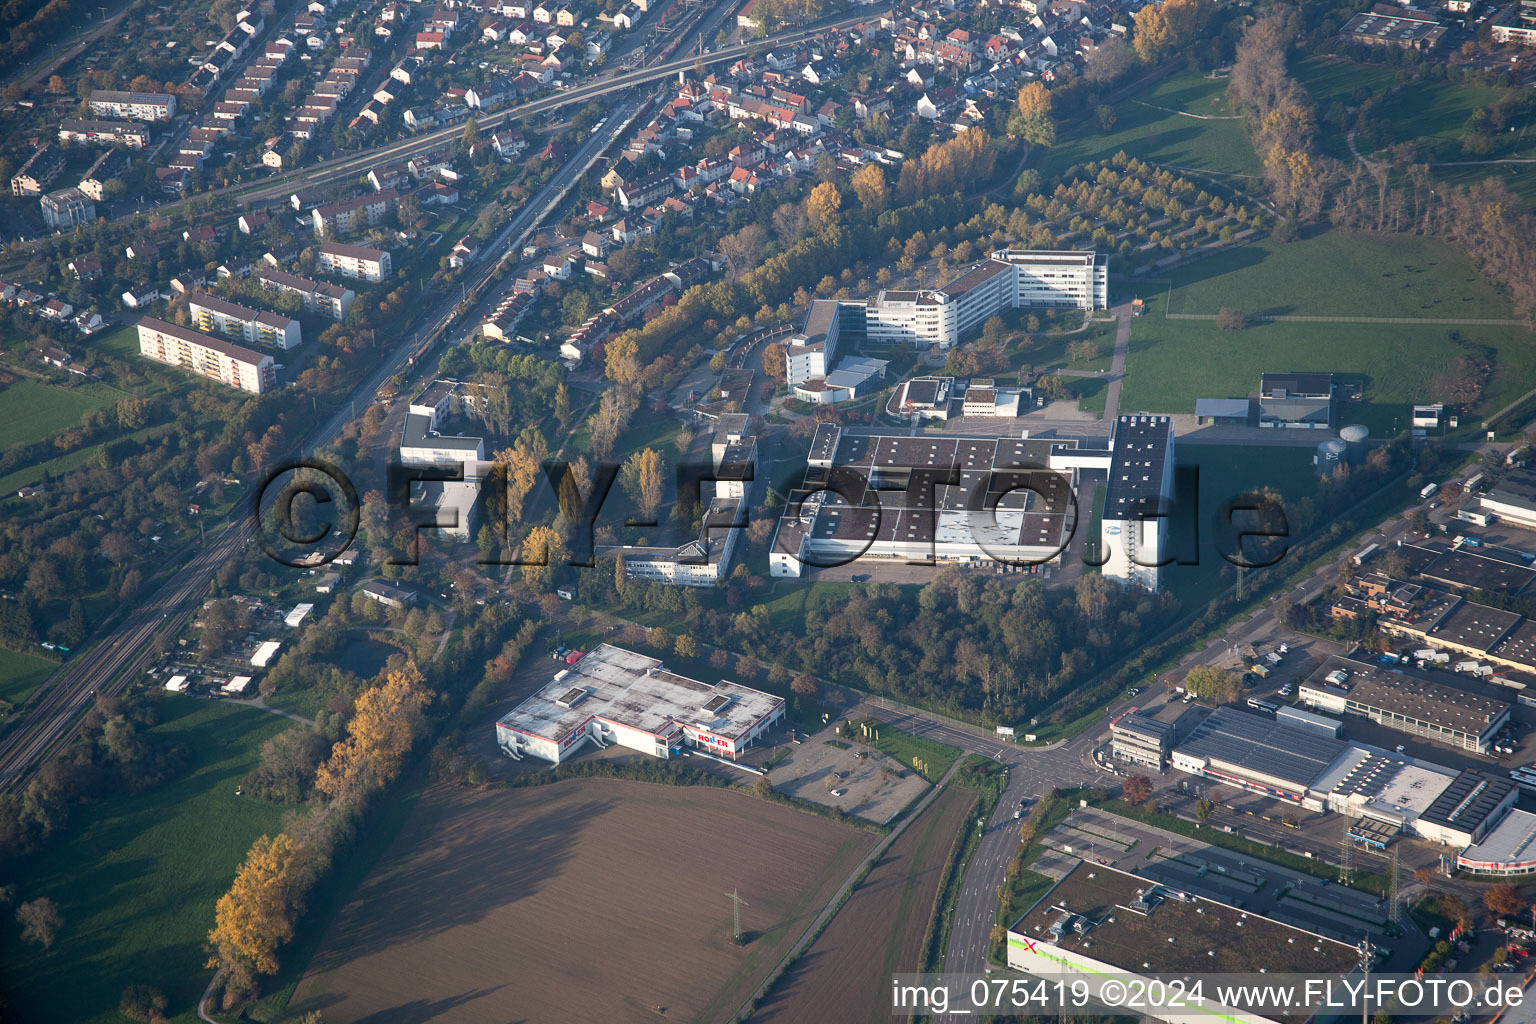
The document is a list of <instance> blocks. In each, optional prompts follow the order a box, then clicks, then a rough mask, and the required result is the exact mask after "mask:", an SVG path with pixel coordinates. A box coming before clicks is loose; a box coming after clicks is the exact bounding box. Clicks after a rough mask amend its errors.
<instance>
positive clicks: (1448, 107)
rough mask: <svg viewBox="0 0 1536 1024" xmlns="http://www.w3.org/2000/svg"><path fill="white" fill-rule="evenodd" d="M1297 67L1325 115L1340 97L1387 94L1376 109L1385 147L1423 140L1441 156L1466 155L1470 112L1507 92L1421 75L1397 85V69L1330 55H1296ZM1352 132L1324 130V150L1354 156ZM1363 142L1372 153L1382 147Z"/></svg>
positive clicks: (1348, 100)
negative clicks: (1463, 149)
mask: <svg viewBox="0 0 1536 1024" xmlns="http://www.w3.org/2000/svg"><path fill="white" fill-rule="evenodd" d="M1291 73H1292V74H1293V75H1295V76H1296V77H1297V79H1298V80H1299V81H1300V82H1301V84H1302V85H1304V86H1306V88H1307V91H1308V92H1310V93H1311V94H1312V97H1313V98H1314V99H1315V100H1316V101H1317V109H1318V112H1319V113H1320V114H1322V115H1326V114H1327V112H1328V110H1329V108H1331V107H1332V106H1333V105H1334V104H1335V103H1337V104H1339V105H1341V106H1344V107H1353V106H1357V105H1358V104H1359V102H1360V100H1361V98H1363V97H1364V96H1366V95H1370V96H1372V97H1384V99H1383V100H1382V102H1381V104H1380V105H1378V106H1377V107H1376V109H1375V112H1374V117H1375V120H1376V121H1377V122H1378V123H1379V124H1381V125H1383V126H1384V127H1383V130H1382V133H1381V139H1380V140H1379V141H1380V143H1382V145H1381V147H1380V148H1388V147H1390V146H1392V145H1394V144H1396V143H1399V142H1417V143H1419V146H1420V149H1421V151H1422V152H1423V154H1424V155H1426V156H1429V157H1431V158H1433V159H1439V160H1458V159H1464V158H1463V157H1462V155H1461V140H1462V139H1463V138H1465V136H1466V123H1467V118H1468V117H1470V116H1471V115H1472V111H1473V110H1475V109H1476V108H1478V107H1482V106H1492V105H1493V104H1494V103H1497V102H1498V100H1499V98H1500V97H1501V96H1503V95H1504V94H1505V92H1507V90H1505V89H1500V88H1496V87H1491V86H1484V85H1475V84H1472V83H1470V82H1447V81H1434V80H1430V79H1419V80H1415V81H1413V82H1411V83H1409V84H1405V85H1404V86H1402V87H1401V88H1397V89H1396V91H1393V89H1394V86H1396V85H1397V82H1398V76H1397V72H1394V71H1393V70H1392V69H1390V68H1387V67H1383V66H1380V65H1374V64H1361V63H1355V62H1354V61H1350V60H1346V59H1343V58H1337V57H1326V56H1316V57H1308V58H1306V59H1304V60H1299V61H1293V62H1292V64H1291ZM1357 91H1359V95H1358V96H1357V95H1356V93H1357ZM1352 122H1353V119H1352V118H1350V119H1349V123H1352ZM1346 134H1347V131H1346V130H1325V131H1322V132H1320V133H1319V135H1320V137H1321V139H1322V140H1323V142H1322V145H1323V149H1324V151H1325V152H1327V153H1328V154H1329V155H1330V156H1335V157H1339V158H1341V159H1342V158H1344V157H1348V156H1350V153H1349V145H1348V142H1347V140H1346V138H1345V136H1346ZM1359 148H1360V151H1361V152H1362V153H1365V154H1366V155H1370V152H1371V151H1372V150H1373V149H1376V148H1377V147H1375V146H1370V145H1361V146H1360V147H1359Z"/></svg>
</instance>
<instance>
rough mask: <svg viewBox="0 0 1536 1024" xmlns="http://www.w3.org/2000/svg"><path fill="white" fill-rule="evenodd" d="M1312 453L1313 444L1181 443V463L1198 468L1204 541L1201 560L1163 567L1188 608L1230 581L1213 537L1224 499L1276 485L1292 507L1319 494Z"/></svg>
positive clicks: (1197, 512)
mask: <svg viewBox="0 0 1536 1024" xmlns="http://www.w3.org/2000/svg"><path fill="white" fill-rule="evenodd" d="M1312 454H1313V450H1312V449H1311V448H1310V447H1306V448H1302V447H1294V448H1293V447H1272V448H1263V449H1259V450H1258V451H1257V452H1255V450H1254V449H1252V448H1244V447H1242V446H1239V445H1220V444H1204V445H1202V444H1180V445H1178V446H1177V448H1176V458H1177V460H1178V464H1179V465H1180V466H1192V467H1194V468H1196V469H1198V470H1199V473H1200V490H1199V500H1198V502H1197V505H1196V509H1195V516H1196V523H1197V525H1198V527H1199V539H1200V544H1201V547H1200V550H1199V553H1198V554H1199V563H1198V564H1196V565H1170V566H1167V567H1166V568H1165V569H1164V570H1163V585H1164V586H1165V587H1166V588H1167V589H1168V590H1170V591H1171V592H1172V593H1174V594H1175V595H1177V596H1178V598H1179V600H1180V601H1181V602H1182V603H1183V605H1184V607H1186V608H1197V607H1200V606H1201V605H1203V604H1205V603H1206V602H1208V601H1210V600H1211V599H1212V598H1213V597H1215V596H1216V595H1217V594H1218V593H1220V592H1221V591H1222V590H1223V589H1224V588H1225V587H1227V586H1228V585H1230V583H1231V580H1230V578H1229V577H1227V576H1225V575H1224V570H1226V569H1227V568H1228V563H1227V562H1226V560H1225V559H1223V558H1222V557H1221V555H1220V553H1219V552H1218V550H1217V547H1216V540H1215V536H1216V535H1215V530H1214V522H1215V520H1216V519H1217V517H1218V515H1219V512H1220V509H1221V507H1222V505H1223V503H1224V502H1226V501H1228V500H1230V499H1232V498H1235V497H1237V496H1238V495H1240V494H1244V493H1247V492H1251V491H1258V490H1262V489H1264V488H1272V489H1274V490H1275V491H1278V492H1279V494H1280V496H1281V497H1282V498H1283V499H1284V501H1285V504H1286V505H1287V506H1288V507H1290V508H1292V509H1294V508H1295V507H1296V506H1297V503H1299V502H1301V501H1302V500H1303V499H1306V498H1309V497H1311V496H1312V495H1314V494H1316V493H1317V487H1318V478H1317V472H1316V469H1315V467H1314V466H1313V465H1312ZM1294 529H1295V528H1294V527H1293V531H1294Z"/></svg>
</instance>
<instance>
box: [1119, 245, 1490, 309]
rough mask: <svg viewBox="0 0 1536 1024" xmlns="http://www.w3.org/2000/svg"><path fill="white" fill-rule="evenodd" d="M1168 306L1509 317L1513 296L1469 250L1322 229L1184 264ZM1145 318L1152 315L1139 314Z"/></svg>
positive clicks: (1173, 283) (1173, 281) (1175, 273)
mask: <svg viewBox="0 0 1536 1024" xmlns="http://www.w3.org/2000/svg"><path fill="white" fill-rule="evenodd" d="M1168 280H1169V281H1170V282H1171V283H1170V284H1169V289H1168V290H1169V301H1168V309H1167V311H1168V312H1170V313H1204V314H1214V313H1216V312H1217V311H1218V310H1220V309H1221V308H1223V307H1225V306H1231V307H1233V308H1236V309H1240V310H1242V311H1243V312H1244V313H1246V314H1248V315H1249V316H1256V315H1263V316H1341V317H1343V316H1349V317H1358V316H1371V317H1413V318H1427V319H1436V320H1452V319H1468V320H1506V319H1510V318H1512V317H1513V316H1514V313H1513V312H1512V310H1511V307H1510V302H1509V299H1508V298H1507V297H1505V296H1504V295H1502V294H1501V293H1500V292H1499V291H1498V289H1496V288H1495V287H1494V286H1493V285H1492V284H1490V283H1489V282H1488V280H1487V279H1486V278H1484V277H1483V276H1482V275H1481V274H1480V273H1478V271H1477V268H1476V267H1474V266H1473V265H1472V262H1471V261H1470V260H1468V259H1467V258H1466V257H1465V256H1463V255H1462V254H1461V253H1459V252H1457V251H1456V250H1455V249H1453V248H1451V247H1450V246H1448V245H1446V244H1444V243H1443V242H1436V241H1434V240H1432V239H1427V238H1416V237H1411V236H1402V235H1397V236H1392V237H1387V236H1382V235H1371V234H1364V233H1357V232H1347V231H1323V232H1319V233H1317V234H1314V235H1311V236H1309V237H1306V238H1303V239H1301V240H1299V241H1295V242H1291V243H1288V244H1287V243H1282V242H1278V241H1275V240H1274V239H1273V238H1265V239H1261V240H1259V241H1256V242H1253V243H1250V244H1248V245H1244V246H1240V247H1239V248H1236V249H1231V250H1228V251H1227V252H1224V253H1222V254H1220V255H1218V256H1213V257H1210V258H1209V259H1204V260H1199V261H1196V262H1194V263H1190V264H1186V265H1185V266H1183V267H1179V268H1177V269H1176V270H1174V271H1173V272H1172V273H1171V274H1170V276H1169V278H1168ZM1141 322H1142V323H1144V322H1145V318H1143V320H1142V321H1141Z"/></svg>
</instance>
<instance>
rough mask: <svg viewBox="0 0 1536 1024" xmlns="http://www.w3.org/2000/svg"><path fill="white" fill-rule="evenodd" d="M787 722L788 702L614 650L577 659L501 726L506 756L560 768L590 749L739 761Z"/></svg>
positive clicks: (498, 734)
mask: <svg viewBox="0 0 1536 1024" xmlns="http://www.w3.org/2000/svg"><path fill="white" fill-rule="evenodd" d="M783 717H784V699H783V698H782V697H775V696H774V695H773V694H771V693H764V692H762V691H761V690H754V689H752V688H751V687H747V686H742V685H741V684H739V683H733V682H730V681H729V680H721V681H720V682H719V683H716V684H715V685H713V686H711V685H710V684H708V683H703V682H700V681H698V680H697V679H689V678H688V677H686V676H680V675H677V674H676V673H674V672H668V671H667V670H666V668H665V666H663V665H662V663H661V661H660V660H658V659H656V658H650V657H646V656H645V655H643V654H637V653H635V652H634V651H627V650H625V649H623V648H621V647H614V646H613V645H611V644H601V645H599V646H598V647H596V648H595V649H593V650H592V651H591V652H590V653H588V654H586V655H584V656H582V657H581V658H579V659H578V660H577V661H576V663H575V664H573V665H571V666H570V667H569V668H566V669H563V670H561V671H560V672H557V673H556V674H555V677H554V678H553V679H551V680H550V681H549V683H548V684H546V685H545V686H544V688H543V689H541V690H539V692H537V693H535V694H534V695H533V696H532V697H529V698H528V699H527V700H525V701H523V702H522V703H521V704H519V705H518V706H517V707H516V708H514V709H513V710H511V711H510V712H508V713H507V714H506V715H503V716H502V718H501V720H500V721H498V722H497V723H496V742H497V743H498V744H499V745H500V747H501V749H502V750H504V751H506V752H507V753H508V754H509V755H511V756H513V757H517V758H521V757H523V756H524V755H531V756H533V757H537V758H541V759H542V760H545V761H551V762H553V763H555V764H559V763H560V762H561V761H563V760H565V759H566V758H568V757H570V756H571V755H572V754H574V753H575V752H576V751H578V750H580V749H581V748H582V747H583V746H584V745H585V744H587V743H594V744H596V745H597V746H599V747H606V746H609V745H610V744H614V743H617V744H619V745H620V746H624V747H629V748H631V749H633V750H639V751H641V752H643V753H646V754H651V755H653V756H655V757H661V758H669V757H675V756H677V755H678V754H681V753H682V751H683V748H684V747H685V746H686V747H693V748H695V749H698V750H702V751H706V752H708V753H711V754H714V755H716V756H719V757H726V758H731V759H733V760H734V759H735V758H736V757H737V756H738V755H740V754H741V752H742V751H743V750H745V749H746V748H747V747H749V746H751V745H752V744H753V743H754V742H756V741H757V739H758V737H760V736H762V734H763V733H765V732H767V731H768V729H769V728H771V727H772V726H773V724H774V723H775V722H777V721H778V720H779V719H781V718H783Z"/></svg>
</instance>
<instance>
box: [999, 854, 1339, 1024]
mask: <svg viewBox="0 0 1536 1024" xmlns="http://www.w3.org/2000/svg"><path fill="white" fill-rule="evenodd" d="M1007 960H1008V967H1009V968H1010V969H1011V970H1014V971H1023V972H1025V973H1026V974H1031V975H1035V976H1036V977H1043V978H1049V979H1055V980H1057V981H1059V982H1064V983H1066V984H1068V985H1070V986H1072V990H1073V991H1078V992H1083V993H1086V994H1088V995H1089V997H1090V998H1093V997H1095V996H1099V997H1101V998H1102V999H1103V1001H1104V1002H1105V1003H1106V1004H1107V1005H1111V1006H1114V1005H1121V1004H1122V1003H1123V1000H1124V993H1125V991H1126V987H1127V985H1128V984H1129V985H1130V986H1132V987H1131V988H1130V991H1132V992H1135V991H1137V988H1136V987H1135V986H1138V985H1139V986H1141V987H1142V990H1144V991H1155V990H1156V986H1160V985H1163V984H1164V983H1165V981H1164V980H1158V979H1169V978H1173V979H1178V978H1187V977H1188V976H1189V975H1190V974H1196V975H1200V974H1205V973H1215V974H1250V975H1251V974H1253V972H1256V971H1272V972H1275V973H1279V974H1305V975H1307V976H1310V977H1316V978H1318V979H1328V978H1341V977H1344V976H1347V975H1349V974H1351V973H1353V972H1354V970H1355V968H1356V964H1357V963H1358V960H1359V954H1358V952H1357V951H1356V949H1355V947H1354V946H1351V945H1348V944H1346V943H1343V942H1340V941H1338V940H1337V939H1332V938H1328V937H1326V936H1324V935H1322V934H1320V933H1318V932H1316V931H1309V930H1307V929H1303V928H1299V927H1297V926H1295V925H1291V924H1285V923H1283V922H1281V921H1277V920H1275V919H1274V918H1270V917H1265V916H1264V915H1263V914H1261V913H1259V912H1258V911H1256V910H1251V909H1241V908H1240V907H1237V906H1233V905H1231V904H1227V903H1222V902H1219V901H1217V900H1212V899H1209V898H1206V897H1204V896H1197V895H1195V894H1194V893H1191V892H1188V891H1185V890H1183V889H1178V888H1174V887H1172V886H1170V885H1166V884H1162V883H1156V882H1153V881H1151V880H1149V879H1147V878H1145V877H1142V876H1139V875H1133V874H1131V873H1129V872H1126V871H1120V870H1118V869H1116V868H1113V867H1109V866H1106V865H1104V864H1103V863H1100V864H1092V863H1089V862H1087V861H1080V862H1079V863H1078V864H1077V866H1076V867H1074V868H1073V869H1072V870H1071V871H1069V872H1068V873H1067V874H1066V875H1065V876H1064V877H1062V878H1061V879H1060V880H1059V881H1058V882H1056V883H1055V885H1053V886H1052V888H1051V889H1050V891H1049V892H1047V893H1046V894H1045V895H1044V896H1043V897H1041V898H1040V900H1039V901H1038V902H1036V903H1035V905H1034V906H1032V907H1031V908H1030V909H1029V910H1028V911H1026V912H1025V913H1024V915H1023V916H1022V917H1020V918H1019V920H1018V921H1016V922H1014V923H1013V924H1012V925H1011V926H1010V927H1009V929H1008V938H1007ZM1101 986H1103V987H1101ZM1116 987H1118V989H1117V988H1116ZM1242 988H1243V987H1242V986H1233V989H1234V991H1236V992H1239V993H1240V994H1244V995H1245V993H1242ZM1229 998H1230V997H1229ZM1195 1002H1197V1003H1198V1004H1199V1005H1191V1004H1189V1003H1187V1002H1185V1001H1182V1000H1177V999H1173V1000H1164V1001H1157V1000H1148V1002H1147V1005H1146V1006H1145V1007H1143V1008H1142V1011H1141V1014H1140V1015H1142V1016H1144V1017H1145V1018H1146V1019H1147V1020H1157V1021H1166V1022H1168V1024H1207V1022H1209V1021H1211V1020H1213V1019H1214V1020H1219V1021H1224V1022H1231V1024H1274V1022H1275V1021H1276V1020H1277V1019H1281V1020H1283V1019H1291V1018H1283V1017H1279V1015H1278V1014H1276V1015H1275V1016H1273V1017H1270V1016H1265V1013H1266V1012H1267V1013H1271V1014H1273V1013H1274V1011H1273V1010H1268V1009H1267V1008H1265V1007H1263V1006H1262V1005H1259V1006H1254V1005H1249V1004H1248V1003H1246V1002H1244V1001H1243V999H1242V998H1237V999H1234V1001H1233V1003H1232V1004H1224V1003H1218V1002H1216V1000H1215V999H1214V998H1202V999H1199V1000H1195ZM1261 1011H1263V1012H1261ZM1303 1016H1306V1015H1305V1014H1299V1015H1297V1017H1296V1018H1295V1019H1300V1018H1301V1017H1303Z"/></svg>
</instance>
